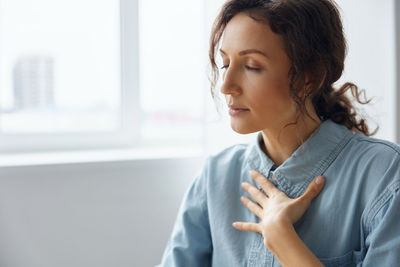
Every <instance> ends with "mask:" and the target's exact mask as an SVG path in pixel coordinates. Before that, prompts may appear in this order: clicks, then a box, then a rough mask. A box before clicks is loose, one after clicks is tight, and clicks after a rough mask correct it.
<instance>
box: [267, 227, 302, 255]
mask: <svg viewBox="0 0 400 267" xmlns="http://www.w3.org/2000/svg"><path fill="white" fill-rule="evenodd" d="M264 229H265V230H266V231H267V233H266V235H265V236H267V238H265V239H264V245H265V247H266V248H267V249H269V250H270V251H271V252H272V253H273V254H276V253H277V252H278V251H279V250H280V248H281V247H286V246H287V245H288V244H290V243H291V240H293V239H294V238H295V237H298V236H297V233H296V231H295V230H294V228H293V225H292V224H290V223H288V222H286V221H279V222H276V223H274V224H273V225H271V226H269V227H265V228H264ZM294 235H295V236H294Z"/></svg>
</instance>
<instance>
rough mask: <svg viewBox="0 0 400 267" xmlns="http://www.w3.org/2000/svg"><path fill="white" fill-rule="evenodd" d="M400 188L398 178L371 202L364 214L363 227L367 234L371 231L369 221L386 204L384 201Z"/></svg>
mask: <svg viewBox="0 0 400 267" xmlns="http://www.w3.org/2000/svg"><path fill="white" fill-rule="evenodd" d="M399 189H400V180H394V181H393V182H392V183H391V184H390V185H389V186H388V187H387V188H386V190H385V191H383V192H382V193H381V194H380V195H379V196H378V198H377V199H376V201H375V202H374V203H372V205H371V207H370V209H369V210H368V212H367V213H366V214H367V215H366V216H365V220H364V222H365V229H366V230H367V235H368V234H369V233H370V232H371V231H372V229H371V222H372V221H373V220H374V219H375V216H376V215H377V214H378V212H379V211H380V210H381V209H382V208H383V207H384V206H385V205H386V203H387V202H388V201H389V200H390V199H391V197H392V195H393V194H394V193H395V192H396V191H397V190H399Z"/></svg>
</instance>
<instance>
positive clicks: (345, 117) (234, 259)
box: [161, 0, 400, 266]
mask: <svg viewBox="0 0 400 267" xmlns="http://www.w3.org/2000/svg"><path fill="white" fill-rule="evenodd" d="M221 39H222V43H221V48H220V49H218V45H219V42H220V40H221ZM217 52H219V53H220V54H221V57H222V59H223V66H222V69H224V70H223V76H222V78H223V83H222V86H221V89H220V90H221V92H222V93H223V94H224V96H225V100H226V103H227V105H228V106H229V107H230V109H229V113H230V116H231V127H232V129H233V130H234V131H236V132H238V133H241V134H247V133H253V132H259V133H258V136H257V140H255V142H254V143H252V144H250V145H242V144H241V145H235V146H232V147H229V148H227V149H225V150H223V151H222V152H220V153H219V154H217V155H213V156H210V157H209V158H208V159H207V161H206V164H205V166H204V168H203V170H202V172H201V174H200V175H199V176H198V177H196V179H195V180H194V182H193V183H192V185H191V187H190V188H189V190H188V191H187V192H186V194H185V197H184V200H183V203H182V205H181V207H180V210H179V213H178V217H177V220H176V223H175V226H174V229H173V232H172V236H171V238H170V239H169V241H168V244H167V248H166V250H165V252H164V255H163V258H162V263H161V266H281V265H282V266H323V265H325V266H361V265H362V266H395V265H396V264H398V263H399V262H400V226H399V224H398V219H399V218H400V196H399V194H400V192H399V188H400V148H399V146H397V145H395V144H393V143H390V142H387V141H383V140H378V139H374V138H372V137H369V136H371V135H372V134H373V133H371V132H370V130H369V129H368V127H367V125H366V123H365V121H364V120H362V119H358V116H357V114H356V110H355V108H354V106H353V103H352V102H351V101H350V99H349V98H348V97H347V96H346V95H345V93H346V92H347V91H348V90H350V91H351V93H352V95H353V96H354V97H355V99H356V100H357V101H358V102H359V103H361V104H365V103H368V101H366V102H362V101H361V100H360V98H359V95H360V92H359V90H358V88H357V86H355V85H354V84H352V83H346V84H344V85H343V86H342V87H341V88H339V89H334V88H333V83H334V82H336V81H337V80H338V79H339V78H340V76H341V74H342V71H343V67H344V59H345V54H346V43H345V39H344V36H343V28H342V22H341V19H340V14H339V11H338V9H337V7H336V5H335V3H334V2H333V0H275V1H273V0H229V1H227V2H226V3H225V4H224V6H223V7H222V9H221V12H220V13H219V15H218V17H217V18H216V21H215V23H214V27H213V30H212V34H211V46H210V60H211V64H212V67H213V79H212V90H214V88H215V85H216V82H217V80H218V70H217V66H216V62H215V56H216V53H217ZM212 92H213V96H215V95H216V93H215V92H214V91H212ZM250 171H251V173H249V172H250ZM242 195H246V196H247V197H246V196H243V197H241V196H242Z"/></svg>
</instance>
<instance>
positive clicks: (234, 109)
mask: <svg viewBox="0 0 400 267" xmlns="http://www.w3.org/2000/svg"><path fill="white" fill-rule="evenodd" d="M247 111H249V109H247V108H243V107H239V106H234V105H232V106H229V115H231V116H238V115H240V114H242V113H245V112H247Z"/></svg>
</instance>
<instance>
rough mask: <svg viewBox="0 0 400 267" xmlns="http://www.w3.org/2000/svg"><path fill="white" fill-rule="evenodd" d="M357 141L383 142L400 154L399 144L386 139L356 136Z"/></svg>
mask: <svg viewBox="0 0 400 267" xmlns="http://www.w3.org/2000/svg"><path fill="white" fill-rule="evenodd" d="M355 139H356V140H357V141H359V142H368V143H377V144H382V145H384V146H387V147H389V148H391V149H392V150H394V152H396V153H397V154H398V155H400V147H399V146H397V145H396V144H394V143H391V142H389V141H385V140H379V139H375V138H370V139H366V138H355Z"/></svg>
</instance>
